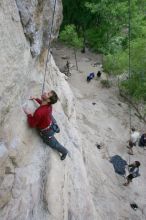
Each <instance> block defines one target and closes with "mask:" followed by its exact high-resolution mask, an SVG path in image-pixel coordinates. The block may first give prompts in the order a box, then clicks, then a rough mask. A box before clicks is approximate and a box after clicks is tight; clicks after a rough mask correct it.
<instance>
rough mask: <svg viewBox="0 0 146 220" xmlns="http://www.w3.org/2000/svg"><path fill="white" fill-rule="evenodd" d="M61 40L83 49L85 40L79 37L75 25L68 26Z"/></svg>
mask: <svg viewBox="0 0 146 220" xmlns="http://www.w3.org/2000/svg"><path fill="white" fill-rule="evenodd" d="M60 40H61V41H63V42H64V43H66V44H67V45H70V46H72V47H75V48H81V47H83V39H82V38H79V37H78V34H77V32H76V29H75V25H73V24H72V25H66V26H65V28H64V30H63V31H61V33H60Z"/></svg>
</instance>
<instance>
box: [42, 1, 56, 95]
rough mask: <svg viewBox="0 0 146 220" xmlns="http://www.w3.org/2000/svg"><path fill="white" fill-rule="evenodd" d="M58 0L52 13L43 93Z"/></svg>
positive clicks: (43, 87)
mask: <svg viewBox="0 0 146 220" xmlns="http://www.w3.org/2000/svg"><path fill="white" fill-rule="evenodd" d="M56 2H57V0H55V1H54V7H53V15H52V22H51V30H50V33H49V45H48V53H47V59H46V63H45V73H44V79H43V86H42V94H43V92H44V89H45V81H46V72H47V64H48V62H49V61H50V57H51V54H50V49H51V38H52V32H53V25H54V17H55V9H56Z"/></svg>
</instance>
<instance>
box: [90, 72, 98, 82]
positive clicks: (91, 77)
mask: <svg viewBox="0 0 146 220" xmlns="http://www.w3.org/2000/svg"><path fill="white" fill-rule="evenodd" d="M96 76H97V78H100V77H101V71H98V72H97V74H96ZM94 77H95V73H94V72H92V73H89V74H88V76H87V82H90V81H91V80H92V79H93V78H94Z"/></svg>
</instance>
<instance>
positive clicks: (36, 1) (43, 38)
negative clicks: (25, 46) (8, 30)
mask: <svg viewBox="0 0 146 220" xmlns="http://www.w3.org/2000/svg"><path fill="white" fill-rule="evenodd" d="M16 3H17V7H18V10H19V14H20V19H21V22H22V25H23V28H24V33H25V35H26V37H27V39H28V40H29V42H30V50H31V53H32V55H33V56H38V55H39V54H40V53H41V51H42V50H43V49H44V48H46V47H47V46H48V43H49V40H50V32H51V26H52V19H53V11H54V7H55V16H54V20H53V30H52V35H51V39H54V38H56V37H57V36H58V32H59V27H60V24H61V22H62V2H61V0H57V1H56V5H54V4H55V1H53V0H16Z"/></svg>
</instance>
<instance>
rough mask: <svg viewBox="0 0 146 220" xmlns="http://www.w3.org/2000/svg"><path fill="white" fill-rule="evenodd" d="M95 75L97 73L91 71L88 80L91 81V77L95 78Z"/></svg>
mask: <svg viewBox="0 0 146 220" xmlns="http://www.w3.org/2000/svg"><path fill="white" fill-rule="evenodd" d="M94 76H95V74H94V73H90V74H89V75H88V76H87V82H90V81H91V79H93V78H94Z"/></svg>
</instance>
